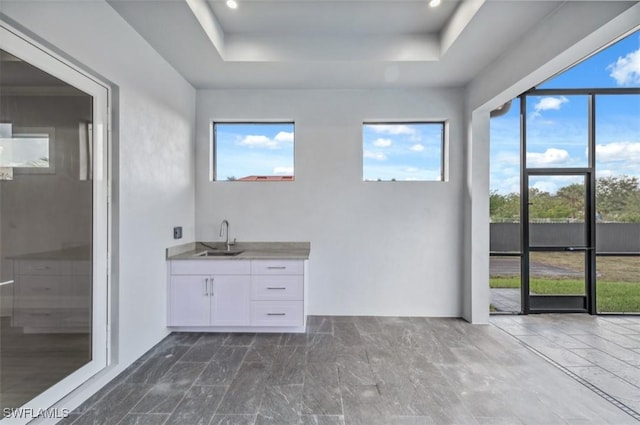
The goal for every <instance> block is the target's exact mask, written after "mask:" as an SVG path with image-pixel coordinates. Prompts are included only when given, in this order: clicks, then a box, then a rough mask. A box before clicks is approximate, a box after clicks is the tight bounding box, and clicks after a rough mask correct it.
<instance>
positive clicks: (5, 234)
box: [0, 29, 108, 416]
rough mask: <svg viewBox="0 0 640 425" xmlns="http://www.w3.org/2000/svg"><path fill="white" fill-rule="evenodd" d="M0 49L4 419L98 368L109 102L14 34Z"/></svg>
mask: <svg viewBox="0 0 640 425" xmlns="http://www.w3.org/2000/svg"><path fill="white" fill-rule="evenodd" d="M0 40H1V41H2V44H1V46H0V47H1V49H0V408H1V410H2V412H3V416H7V414H9V416H11V413H10V412H11V411H12V410H11V409H17V408H19V407H22V406H30V407H33V408H34V409H46V408H48V407H49V406H50V405H51V404H52V403H53V402H55V401H57V400H58V399H60V398H61V397H62V396H64V395H65V394H66V393H68V392H69V391H70V390H71V389H73V388H75V387H77V386H78V385H79V384H80V383H81V382H83V381H84V380H86V379H87V378H88V377H90V376H91V375H93V374H94V373H96V372H97V371H98V370H100V369H102V368H103V367H105V365H106V361H107V357H106V343H107V340H106V307H107V297H106V288H107V286H106V285H107V267H106V252H107V240H108V235H107V206H106V168H105V167H104V164H105V160H106V151H105V143H104V135H105V132H104V131H105V117H106V114H105V112H106V99H107V97H106V89H105V88H104V87H102V86H100V85H98V84H96V83H95V82H93V81H92V80H90V79H88V78H87V77H85V76H83V75H82V74H80V73H78V72H77V71H75V70H73V69H71V68H70V67H68V66H66V65H64V64H63V63H62V62H60V61H58V60H57V59H55V58H53V57H52V56H50V55H48V54H46V53H44V52H42V51H41V50H39V49H37V48H35V46H33V45H31V44H29V43H28V42H26V41H25V40H24V39H22V38H21V37H19V36H17V35H16V34H15V33H11V32H10V31H8V30H5V29H2V33H0ZM7 409H8V410H7ZM27 416H28V415H27Z"/></svg>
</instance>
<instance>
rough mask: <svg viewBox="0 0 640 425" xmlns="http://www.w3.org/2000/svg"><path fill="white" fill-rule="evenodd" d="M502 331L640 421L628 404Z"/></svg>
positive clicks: (638, 415) (637, 414) (639, 415)
mask: <svg viewBox="0 0 640 425" xmlns="http://www.w3.org/2000/svg"><path fill="white" fill-rule="evenodd" d="M500 330H502V331H503V332H505V333H506V334H507V335H509V336H510V337H512V338H514V339H515V340H516V341H518V343H520V344H521V345H522V346H524V347H525V348H527V349H528V350H530V351H531V352H533V353H534V354H536V355H538V356H539V357H540V358H542V359H543V360H545V361H546V362H547V363H549V364H551V365H552V366H554V367H556V368H557V369H560V371H562V372H563V373H564V374H566V375H567V376H569V377H570V378H572V379H573V380H575V381H576V382H578V383H580V384H582V385H583V386H584V387H586V388H588V389H589V390H591V391H593V392H594V393H595V394H597V395H599V396H600V397H602V398H603V399H605V400H606V401H608V402H609V403H611V404H613V405H614V406H615V407H617V408H618V409H620V410H622V411H623V412H625V413H626V414H628V415H629V416H631V417H632V418H634V419H635V420H637V421H640V413H638V412H636V411H635V410H633V409H632V408H631V407H629V406H627V405H626V404H624V403H623V402H621V401H620V400H618V399H616V398H615V397H613V396H611V395H610V394H608V393H606V392H605V391H603V390H601V389H600V388H598V387H597V386H596V385H594V384H592V383H591V382H589V381H587V380H586V379H584V378H582V377H580V376H579V375H577V374H576V373H575V372H572V371H571V370H569V369H567V368H566V367H564V366H562V365H561V364H560V363H558V362H556V361H555V360H553V359H551V358H550V357H547V356H546V355H545V354H543V353H541V352H540V351H538V350H536V349H535V348H533V347H532V346H530V345H529V344H527V343H525V342H523V341H521V340H520V339H519V338H517V337H515V336H513V335H511V334H509V333H508V332H506V331H505V330H503V329H502V328H500Z"/></svg>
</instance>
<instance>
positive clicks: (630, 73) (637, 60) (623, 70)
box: [607, 48, 640, 86]
mask: <svg viewBox="0 0 640 425" xmlns="http://www.w3.org/2000/svg"><path fill="white" fill-rule="evenodd" d="M607 71H610V74H609V76H610V77H611V78H613V79H614V80H616V83H617V84H618V85H619V86H636V85H638V84H640V48H639V49H638V50H636V51H634V52H631V53H629V54H627V55H626V56H624V57H622V56H620V57H619V58H618V60H617V61H615V62H614V63H612V64H609V66H607Z"/></svg>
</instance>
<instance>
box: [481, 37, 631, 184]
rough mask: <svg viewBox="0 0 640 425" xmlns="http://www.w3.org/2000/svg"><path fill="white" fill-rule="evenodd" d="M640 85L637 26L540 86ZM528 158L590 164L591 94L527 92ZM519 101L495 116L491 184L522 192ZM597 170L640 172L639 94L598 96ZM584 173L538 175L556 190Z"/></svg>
mask: <svg viewBox="0 0 640 425" xmlns="http://www.w3.org/2000/svg"><path fill="white" fill-rule="evenodd" d="M603 87H606V88H613V87H640V33H639V32H636V33H634V34H631V35H630V36H628V37H626V38H624V39H623V40H620V41H619V42H617V43H616V44H614V45H612V46H610V47H609V48H607V49H605V50H603V51H601V52H600V53H598V54H596V55H594V56H592V57H591V58H589V59H587V60H586V61H584V62H581V63H579V64H578V65H576V66H574V67H572V68H570V69H568V70H566V71H565V72H564V73H562V74H560V75H558V76H556V77H554V78H552V79H550V80H548V81H546V82H544V83H542V84H540V85H539V86H538V88H603ZM526 106H527V118H526V119H527V163H528V166H529V167H530V168H531V167H535V168H538V167H544V168H547V167H548V168H554V167H585V166H587V117H588V115H587V112H588V109H587V108H588V105H587V96H530V97H528V98H527V105H526ZM519 114H520V103H519V100H518V99H516V100H514V102H513V105H512V107H511V110H510V111H509V113H507V114H506V115H504V116H502V117H498V118H494V119H492V120H491V183H490V184H491V190H493V191H497V192H498V193H502V194H506V193H511V192H519V185H520V171H519V167H520V165H519V161H520V158H519V157H520V130H519V120H520V118H519ZM596 153H597V154H596V174H597V176H598V177H602V176H618V175H623V174H626V175H631V176H638V177H640V95H625V96H614V95H607V96H604V95H603V96H597V97H596ZM580 180H581V178H574V177H563V178H558V177H556V178H544V177H542V178H536V179H535V180H532V182H531V184H532V185H533V186H534V187H537V188H538V189H541V190H546V191H548V192H551V193H554V192H555V191H557V189H559V188H560V187H562V186H564V185H566V184H571V183H574V182H577V181H580Z"/></svg>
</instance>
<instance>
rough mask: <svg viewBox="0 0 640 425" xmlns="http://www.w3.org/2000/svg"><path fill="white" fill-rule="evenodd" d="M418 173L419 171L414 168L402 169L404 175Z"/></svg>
mask: <svg viewBox="0 0 640 425" xmlns="http://www.w3.org/2000/svg"><path fill="white" fill-rule="evenodd" d="M419 171H420V169H419V168H416V167H407V168H405V169H404V172H405V173H417V172H419Z"/></svg>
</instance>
